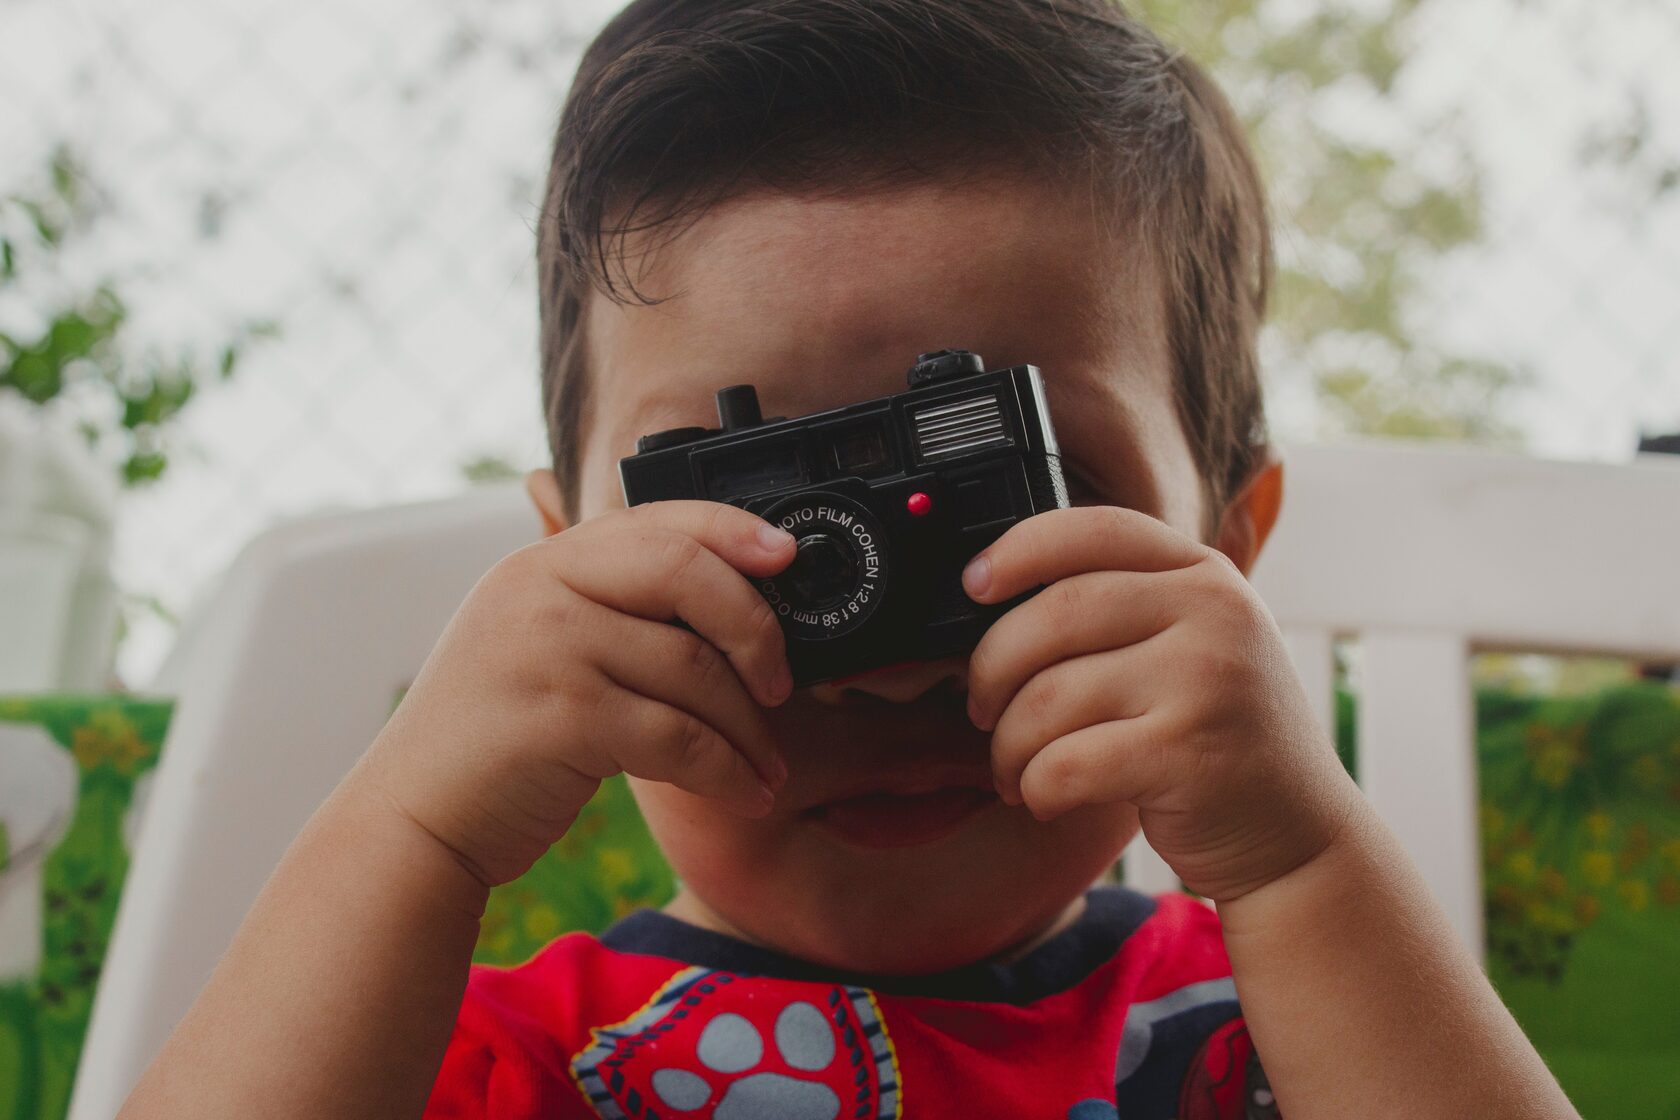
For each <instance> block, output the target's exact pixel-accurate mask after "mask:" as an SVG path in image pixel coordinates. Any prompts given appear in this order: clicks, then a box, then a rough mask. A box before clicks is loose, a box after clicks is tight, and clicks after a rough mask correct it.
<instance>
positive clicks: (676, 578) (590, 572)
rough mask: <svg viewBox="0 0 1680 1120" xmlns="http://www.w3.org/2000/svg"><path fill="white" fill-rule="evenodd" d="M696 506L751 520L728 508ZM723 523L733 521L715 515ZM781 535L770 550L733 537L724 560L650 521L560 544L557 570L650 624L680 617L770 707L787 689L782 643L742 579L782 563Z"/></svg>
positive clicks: (586, 592)
mask: <svg viewBox="0 0 1680 1120" xmlns="http://www.w3.org/2000/svg"><path fill="white" fill-rule="evenodd" d="M656 504H658V503H656ZM688 504H702V503H688ZM703 504H707V505H711V506H713V507H714V508H716V509H718V510H728V511H730V512H731V513H735V514H742V515H743V516H746V517H749V518H751V517H752V515H751V514H744V512H743V511H741V510H737V509H735V508H734V507H733V506H724V505H721V504H718V503H703ZM637 508H641V507H637ZM752 519H753V520H755V521H756V520H758V519H757V518H752ZM723 520H731V521H732V520H733V519H726V518H722V517H720V518H719V521H720V522H721V521H723ZM758 523H759V524H760V525H763V526H764V527H765V528H766V529H772V531H773V532H777V533H780V532H781V530H779V529H773V527H772V526H770V525H768V524H767V523H765V522H763V521H759V522H758ZM714 535H715V534H714ZM562 536H564V534H562ZM782 536H783V537H786V538H787V539H786V544H785V547H783V546H782V545H781V544H780V543H778V544H777V546H776V547H775V548H773V549H772V548H770V547H767V545H766V544H764V543H761V544H757V545H754V546H752V549H751V550H749V549H746V548H745V547H744V546H742V545H741V542H740V541H738V540H737V541H734V542H733V544H732V547H733V549H734V553H735V554H734V559H733V561H730V560H726V559H725V557H723V556H721V555H719V554H718V553H717V552H714V551H713V550H712V549H711V548H709V547H707V545H706V544H705V543H704V540H703V538H701V537H696V536H692V535H690V534H689V533H687V532H681V531H678V530H675V529H670V528H666V527H664V526H663V525H658V524H655V523H653V522H652V520H651V519H650V520H649V521H648V523H646V524H643V525H633V526H626V527H625V528H624V531H622V532H620V533H616V534H606V533H601V534H596V535H593V536H590V537H585V538H581V539H578V540H575V541H569V542H565V547H566V552H565V555H564V557H563V559H562V562H561V563H560V565H559V573H560V578H561V579H563V580H564V581H565V582H566V584H567V585H568V586H569V587H571V588H572V589H573V590H574V591H576V592H577V593H578V594H580V595H582V596H584V597H585V598H587V599H590V600H592V601H594V602H596V603H599V604H601V605H603V606H606V607H610V608H612V609H613V610H617V611H621V612H623V613H626V614H631V615H635V616H637V617H640V618H645V619H650V620H653V621H656V622H668V621H670V620H671V619H672V618H680V619H682V620H683V621H684V622H685V623H687V624H688V625H689V626H691V627H693V629H694V631H695V632H696V633H697V634H699V635H700V636H701V637H702V638H705V639H706V640H707V641H709V642H710V643H712V645H714V646H716V647H717V648H718V649H719V650H721V651H722V652H723V654H724V656H725V657H727V658H728V659H729V662H730V664H731V665H733V666H734V668H735V671H736V672H737V673H738V674H739V676H740V678H741V680H742V681H743V682H745V683H746V684H747V687H748V688H749V689H751V691H752V694H753V695H754V696H755V697H756V698H757V699H758V701H759V702H760V703H761V704H765V705H775V704H779V703H781V702H782V701H783V700H785V699H787V696H788V694H789V693H790V692H791V691H792V683H793V678H792V675H791V673H790V672H789V669H788V664H787V645H786V641H785V639H784V638H783V636H782V628H781V625H780V624H779V623H778V622H777V621H776V615H775V612H774V611H773V610H771V608H770V604H769V603H767V602H765V600H764V596H762V595H760V594H759V593H758V591H757V590H756V589H755V588H754V587H753V585H752V584H751V583H749V582H748V580H747V576H749V575H752V576H760V575H768V574H773V573H774V572H776V571H780V570H781V569H782V568H783V567H786V566H787V564H788V563H789V562H790V561H791V560H792V559H793V554H794V544H793V538H792V537H788V536H787V534H785V533H783V534H782ZM550 539H551V540H554V541H557V542H558V541H559V540H560V538H559V537H556V538H550ZM766 539H768V538H766ZM753 550H756V551H753ZM746 552H752V556H751V563H748V564H745V566H744V567H743V566H740V565H742V564H743V559H742V556H741V555H739V554H742V553H746Z"/></svg>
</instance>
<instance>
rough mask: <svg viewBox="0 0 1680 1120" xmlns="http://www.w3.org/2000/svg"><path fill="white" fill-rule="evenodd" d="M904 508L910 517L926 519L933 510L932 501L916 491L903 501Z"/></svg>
mask: <svg viewBox="0 0 1680 1120" xmlns="http://www.w3.org/2000/svg"><path fill="white" fill-rule="evenodd" d="M904 508H905V509H907V510H909V511H910V516H911V517H926V516H927V515H928V514H929V513H930V512H931V511H932V510H933V499H932V498H930V497H928V496H927V495H926V494H924V493H922V492H921V491H920V490H918V491H916V492H915V493H914V494H912V495H910V497H909V498H908V499H906V500H905V502H904Z"/></svg>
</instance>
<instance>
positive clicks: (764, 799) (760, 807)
mask: <svg viewBox="0 0 1680 1120" xmlns="http://www.w3.org/2000/svg"><path fill="white" fill-rule="evenodd" d="M775 804H776V791H775V790H773V789H771V788H770V786H769V785H768V784H766V783H765V782H759V783H758V800H757V802H755V803H754V805H753V808H754V809H755V810H756V811H757V815H758V816H761V817H762V816H765V815H767V814H768V813H769V812H770V810H771V809H772V808H774V807H775Z"/></svg>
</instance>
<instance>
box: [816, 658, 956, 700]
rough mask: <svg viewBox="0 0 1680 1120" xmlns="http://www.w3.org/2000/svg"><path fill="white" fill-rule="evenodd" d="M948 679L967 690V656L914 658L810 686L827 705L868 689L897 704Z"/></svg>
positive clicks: (871, 693) (875, 694) (916, 697)
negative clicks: (907, 662) (851, 693)
mask: <svg viewBox="0 0 1680 1120" xmlns="http://www.w3.org/2000/svg"><path fill="white" fill-rule="evenodd" d="M947 681H949V682H950V683H951V684H953V685H954V686H955V687H956V688H957V690H958V691H959V692H967V691H968V658H966V657H946V658H941V659H940V660H938V661H914V662H911V663H909V664H906V665H889V666H887V667H886V668H884V669H875V670H872V671H870V672H868V673H860V674H859V675H857V676H855V677H842V678H840V679H839V680H832V681H824V682H823V683H822V684H814V685H812V686H811V687H810V690H809V691H810V695H811V696H812V697H813V698H815V699H817V700H820V701H822V702H823V703H825V704H839V703H842V702H843V698H844V696H845V694H846V693H847V692H851V691H856V692H867V693H868V694H870V695H871V696H878V697H880V698H881V699H882V700H890V701H892V702H893V703H895V704H907V703H909V702H910V701H912V700H915V699H918V698H919V697H921V696H923V695H925V694H927V693H928V692H930V691H932V690H933V689H935V688H938V687H939V686H940V685H941V684H943V683H945V682H947Z"/></svg>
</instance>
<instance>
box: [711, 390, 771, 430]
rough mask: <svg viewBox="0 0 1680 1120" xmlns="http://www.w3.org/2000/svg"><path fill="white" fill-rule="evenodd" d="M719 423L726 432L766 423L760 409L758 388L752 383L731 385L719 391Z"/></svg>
mask: <svg viewBox="0 0 1680 1120" xmlns="http://www.w3.org/2000/svg"><path fill="white" fill-rule="evenodd" d="M717 410H718V425H719V426H720V427H722V428H723V430H724V431H726V432H736V431H740V430H741V429H742V428H756V427H758V426H759V425H760V424H762V423H764V414H763V413H762V412H760V411H759V410H758V390H757V389H754V388H753V387H752V386H751V385H731V386H729V388H727V389H719V390H718V391H717Z"/></svg>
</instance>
